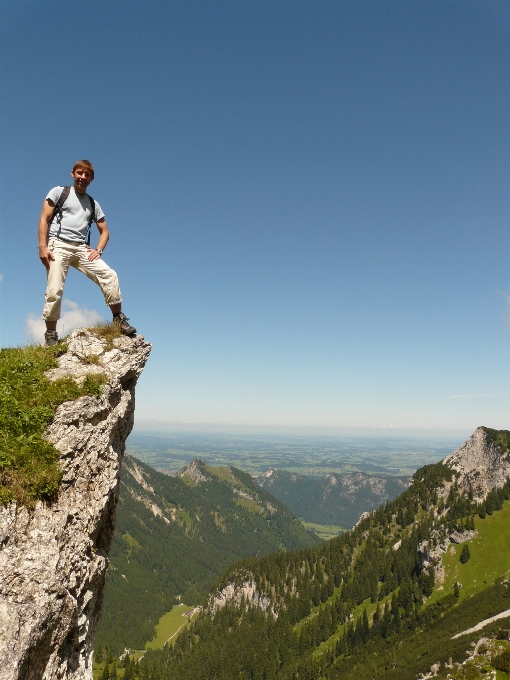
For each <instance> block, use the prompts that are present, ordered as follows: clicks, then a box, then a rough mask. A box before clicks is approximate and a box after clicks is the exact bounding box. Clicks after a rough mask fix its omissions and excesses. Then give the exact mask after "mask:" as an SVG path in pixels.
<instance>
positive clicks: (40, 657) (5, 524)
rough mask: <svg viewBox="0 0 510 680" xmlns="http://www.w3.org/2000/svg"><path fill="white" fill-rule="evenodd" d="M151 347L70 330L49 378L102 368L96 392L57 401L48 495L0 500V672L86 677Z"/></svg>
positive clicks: (52, 679) (21, 677)
mask: <svg viewBox="0 0 510 680" xmlns="http://www.w3.org/2000/svg"><path fill="white" fill-rule="evenodd" d="M150 349H151V346H150V344H149V343H147V342H145V341H144V339H143V337H142V336H137V337H135V338H133V339H131V338H125V337H121V338H117V339H115V340H114V341H113V347H112V346H109V344H108V343H107V342H106V341H105V340H102V339H100V338H98V337H97V336H95V335H94V334H92V333H90V332H89V331H87V330H84V329H79V330H77V331H74V332H73V333H72V334H71V336H70V337H69V341H68V351H67V353H66V354H65V355H63V356H62V357H60V359H59V368H56V369H53V370H52V371H49V374H48V377H49V378H50V379H57V378H59V377H61V376H63V375H71V376H72V377H73V378H74V379H75V380H76V381H78V382H80V381H81V380H83V379H84V378H85V376H86V374H87V373H104V374H106V383H105V385H104V386H103V388H102V394H101V396H100V397H99V398H96V397H90V396H86V397H82V398H80V399H77V400H76V401H73V402H66V403H64V404H62V405H61V406H60V407H59V408H58V409H57V412H56V415H55V418H54V420H53V422H52V424H51V426H50V427H49V430H48V433H47V437H48V439H49V440H50V441H51V442H52V443H53V444H54V446H55V447H56V448H57V450H58V451H59V452H60V461H61V465H62V470H63V480H62V483H61V487H60V490H59V493H58V498H57V499H56V501H55V502H53V503H42V502H39V503H38V504H37V506H36V507H35V509H33V510H28V509H27V508H25V507H19V506H17V505H16V504H15V503H12V504H10V505H9V506H6V507H2V508H0V669H1V671H0V673H1V677H2V678H3V680H57V679H58V680H90V679H91V678H92V650H93V641H94V633H95V629H96V625H97V621H98V619H99V616H100V612H101V605H102V599H103V588H104V581H105V574H106V567H107V564H108V559H107V555H108V551H109V549H110V545H111V541H112V536H113V532H114V529H115V508H116V505H117V500H118V490H119V474H120V467H121V463H122V458H123V456H124V449H125V442H126V438H127V436H128V435H129V433H130V432H131V429H132V427H133V420H134V405H135V385H136V381H137V379H138V377H139V376H140V374H141V372H142V370H143V367H144V365H145V363H146V361H147V359H148V356H149V353H150Z"/></svg>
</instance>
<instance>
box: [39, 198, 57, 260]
mask: <svg viewBox="0 0 510 680" xmlns="http://www.w3.org/2000/svg"><path fill="white" fill-rule="evenodd" d="M54 210H55V204H54V203H53V201H52V200H51V199H49V198H47V199H46V200H45V201H44V203H43V207H42V210H41V217H40V218H39V229H38V233H39V259H40V260H41V262H42V263H43V265H44V266H45V267H46V269H49V268H50V262H51V260H54V259H55V258H54V256H53V253H52V252H51V250H50V249H49V248H48V230H49V227H50V221H51V218H52V217H53V212H54Z"/></svg>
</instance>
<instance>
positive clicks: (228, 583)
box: [140, 428, 510, 680]
mask: <svg viewBox="0 0 510 680" xmlns="http://www.w3.org/2000/svg"><path fill="white" fill-rule="evenodd" d="M509 441H510V433H509V432H506V431H494V430H490V429H489V428H478V430H477V431H476V432H475V433H474V435H473V436H472V437H471V438H470V440H468V442H467V443H466V444H465V445H463V447H461V448H460V449H459V451H457V452H456V454H453V456H451V457H449V459H446V461H444V462H443V463H438V464H435V465H428V466H425V467H424V468H421V469H420V470H418V471H417V472H416V473H415V475H414V476H413V482H412V484H411V486H410V487H409V489H407V490H406V491H405V492H404V493H403V494H401V495H400V496H399V497H398V498H397V499H396V500H394V501H392V502H388V503H386V504H385V506H383V507H381V508H379V509H378V510H376V511H375V512H372V513H371V514H370V515H369V516H368V517H366V518H364V519H363V520H361V521H360V522H359V523H358V524H357V525H356V526H355V527H354V529H353V530H351V531H350V532H347V533H345V534H342V535H341V536H339V537H337V538H335V539H333V540H331V541H330V542H329V543H325V544H322V545H319V546H316V547H312V548H308V549H304V550H300V551H297V552H293V553H282V552H281V553H277V554H273V555H269V556H266V557H263V558H251V559H247V560H244V561H242V562H239V563H238V564H236V565H234V566H232V567H231V568H230V569H228V570H227V572H226V573H225V574H224V575H223V576H222V578H221V579H220V581H219V583H218V584H217V586H216V587H215V588H214V589H213V591H212V592H211V593H210V596H209V599H208V606H207V608H206V609H205V610H204V612H203V613H202V614H201V616H200V617H199V619H198V620H197V621H196V622H195V623H194V624H193V626H192V627H191V629H190V630H189V631H185V632H184V633H182V634H181V635H180V636H179V638H178V639H177V641H176V643H175V646H174V647H170V648H166V649H164V650H162V651H160V652H152V653H150V654H147V655H146V657H145V658H144V660H143V662H142V664H141V669H140V672H142V671H143V677H144V678H146V679H147V680H188V679H189V680H191V679H193V680H202V679H204V680H205V679H206V678H215V679H218V680H234V678H236V679H237V678H242V679H248V678H253V679H255V678H263V679H265V680H276V679H278V680H319V679H321V680H322V679H328V680H334V679H336V678H338V679H340V678H341V679H342V680H344V679H349V680H351V679H352V680H354V679H356V680H359V679H360V678H363V680H365V679H366V680H369V679H370V678H374V679H375V678H377V679H381V680H383V679H384V680H389V679H392V680H414V679H415V678H416V677H417V676H418V674H419V673H428V672H429V671H430V669H431V667H433V671H434V673H435V674H438V677H442V678H446V677H447V674H448V673H452V672H454V671H455V673H457V674H458V671H457V670H456V668H458V667H457V666H456V665H455V664H459V663H461V662H463V661H464V660H465V659H466V649H468V650H469V649H471V647H470V643H471V642H474V643H476V641H478V640H479V638H480V637H481V633H480V632H478V631H471V632H469V631H470V629H471V628H472V627H474V626H476V625H477V624H479V623H480V622H481V621H485V620H487V619H491V617H493V616H494V615H497V614H498V613H500V612H506V613H505V614H504V615H503V618H502V619H500V620H498V621H496V622H493V623H488V624H487V626H486V627H484V631H483V634H484V635H489V636H490V635H493V636H494V635H496V636H497V634H499V633H497V631H499V630H500V629H501V628H502V627H505V626H506V627H507V628H508V626H509V624H510V611H508V612H507V611H506V610H510V588H509V582H508V575H509V571H508V570H509V568H510V540H509V529H508V527H509V522H508V521H507V517H509V516H510V503H509V501H508V499H509V498H510V482H509V481H508V472H507V470H508V465H509V461H508V458H509V454H508V450H509V449H508V442H509ZM459 452H460V453H459ZM463 454H465V455H463ZM500 520H502V521H500ZM494 527H496V530H497V532H498V534H499V538H498V540H499V543H497V546H498V547H497V548H496V550H497V551H499V552H501V553H503V554H502V555H500V554H495V552H496V550H495V546H496V543H495V539H494ZM491 532H492V533H491ZM470 545H471V547H472V556H470V554H469V550H468V548H469V546H470ZM475 548H476V549H475ZM471 560H472V561H471ZM459 565H460V566H459ZM467 567H469V569H468V568H467ZM469 570H470V571H469ZM463 586H464V590H463ZM464 593H465V594H464ZM455 636H458V637H455ZM490 662H491V659H490V658H489V659H488V661H487V663H490ZM502 663H503V662H502ZM459 672H460V671H459ZM470 672H471V670H470ZM459 677H460V676H459ZM470 677H471V676H470ZM472 677H474V678H476V677H482V676H476V675H473V676H472Z"/></svg>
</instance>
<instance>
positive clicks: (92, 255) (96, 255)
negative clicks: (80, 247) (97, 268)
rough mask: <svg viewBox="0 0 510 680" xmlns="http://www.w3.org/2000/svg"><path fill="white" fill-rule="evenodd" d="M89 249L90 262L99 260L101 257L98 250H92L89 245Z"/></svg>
mask: <svg viewBox="0 0 510 680" xmlns="http://www.w3.org/2000/svg"><path fill="white" fill-rule="evenodd" d="M87 250H88V251H89V254H88V255H87V260H88V261H89V262H94V260H98V259H99V258H100V257H101V255H100V254H99V253H98V252H97V250H92V248H91V247H90V246H87Z"/></svg>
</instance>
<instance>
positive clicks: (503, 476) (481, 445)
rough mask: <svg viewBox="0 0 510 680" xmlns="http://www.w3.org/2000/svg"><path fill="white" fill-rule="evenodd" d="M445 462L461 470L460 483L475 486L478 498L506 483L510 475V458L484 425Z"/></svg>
mask: <svg viewBox="0 0 510 680" xmlns="http://www.w3.org/2000/svg"><path fill="white" fill-rule="evenodd" d="M443 462H444V464H445V465H448V467H450V468H451V469H452V470H455V472H457V473H458V484H459V486H461V487H463V488H465V489H468V488H469V486H471V487H472V489H473V492H474V495H475V498H476V499H477V500H483V499H484V498H485V496H486V495H487V494H488V493H489V491H492V489H495V488H500V487H502V486H503V485H504V484H505V482H506V480H507V479H508V477H510V460H508V457H507V456H503V455H502V453H501V450H500V449H499V447H497V446H495V445H494V444H492V443H491V442H490V441H489V438H488V435H487V432H485V430H484V429H483V428H482V427H478V428H477V429H476V430H475V431H474V432H473V434H472V435H471V437H470V438H469V439H468V440H467V441H465V442H464V444H462V446H460V447H459V448H458V449H457V450H456V451H454V452H453V453H452V454H451V455H450V456H448V457H447V458H445V459H444V461H443Z"/></svg>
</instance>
